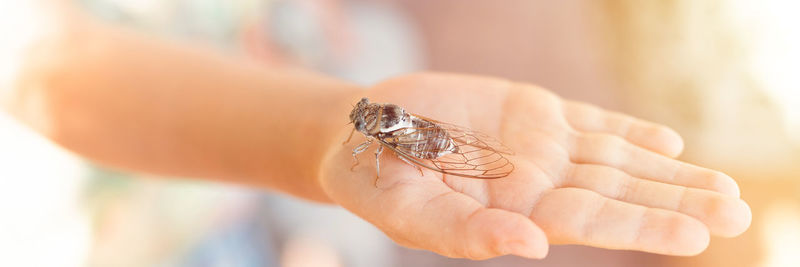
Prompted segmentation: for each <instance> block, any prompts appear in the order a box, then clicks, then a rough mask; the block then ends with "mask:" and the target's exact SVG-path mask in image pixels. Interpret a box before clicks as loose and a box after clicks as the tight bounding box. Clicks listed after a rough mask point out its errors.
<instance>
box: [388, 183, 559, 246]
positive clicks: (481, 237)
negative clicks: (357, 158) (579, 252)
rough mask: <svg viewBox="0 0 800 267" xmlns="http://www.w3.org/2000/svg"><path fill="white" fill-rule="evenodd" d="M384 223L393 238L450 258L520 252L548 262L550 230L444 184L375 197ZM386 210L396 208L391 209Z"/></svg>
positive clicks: (417, 186)
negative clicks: (546, 230)
mask: <svg viewBox="0 0 800 267" xmlns="http://www.w3.org/2000/svg"><path fill="white" fill-rule="evenodd" d="M375 203H380V205H376V206H375V208H379V209H381V210H382V211H379V210H374V211H375V212H379V213H381V214H380V216H379V217H378V218H377V219H378V221H379V223H377V224H378V225H383V226H385V227H382V228H384V230H388V231H387V233H390V234H389V235H390V236H392V237H400V238H402V239H404V240H406V241H408V242H410V243H411V244H414V245H415V246H417V247H422V248H425V249H429V250H432V251H434V252H437V253H439V254H442V255H445V256H448V257H460V258H469V259H487V258H491V257H496V256H501V255H506V254H514V255H518V256H522V257H528V258H543V257H544V256H545V255H546V254H547V250H548V244H547V237H546V236H545V234H544V232H543V231H542V230H541V229H539V228H538V227H537V226H536V225H535V224H534V223H533V222H532V221H531V220H530V219H528V218H526V217H525V216H523V215H521V214H519V213H514V212H510V211H506V210H501V209H491V208H485V207H483V206H482V205H481V204H480V203H478V202H477V201H476V200H474V199H472V198H470V197H469V196H467V195H464V194H461V193H458V192H455V191H452V190H451V189H450V188H447V187H446V186H445V185H444V184H440V185H438V186H434V185H431V184H427V185H425V184H421V183H420V184H403V185H400V186H397V187H393V188H392V189H390V190H388V191H386V192H385V193H384V194H381V195H380V196H379V197H377V198H376V199H375ZM386 207H395V208H393V209H386Z"/></svg>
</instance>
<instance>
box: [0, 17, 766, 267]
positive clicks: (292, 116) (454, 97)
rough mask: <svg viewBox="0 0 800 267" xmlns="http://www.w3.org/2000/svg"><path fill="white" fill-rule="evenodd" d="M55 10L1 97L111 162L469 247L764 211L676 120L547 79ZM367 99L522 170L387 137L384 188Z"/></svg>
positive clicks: (446, 245)
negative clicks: (463, 159) (366, 70)
mask: <svg viewBox="0 0 800 267" xmlns="http://www.w3.org/2000/svg"><path fill="white" fill-rule="evenodd" d="M45 14H47V15H49V16H52V17H54V18H55V19H54V21H57V22H58V23H56V24H55V25H57V26H55V27H57V30H54V31H47V32H45V33H41V34H36V35H30V37H29V38H31V39H30V40H29V42H25V45H24V46H23V48H22V49H19V48H17V49H16V50H13V51H12V50H8V49H7V50H5V51H1V52H0V53H14V54H18V55H23V56H22V57H20V58H21V59H20V60H19V62H18V63H17V64H15V65H14V66H15V68H14V69H12V73H13V75H5V76H3V77H10V78H5V79H4V80H0V86H1V87H0V97H1V98H0V100H2V103H3V107H4V109H5V110H7V111H8V112H9V113H10V114H12V115H14V116H15V117H17V118H18V119H19V120H20V121H22V122H23V123H26V124H28V125H30V126H31V127H32V128H33V129H35V130H37V131H39V132H40V133H41V134H43V135H44V136H46V137H48V138H50V139H52V140H53V141H54V142H56V143H58V144H59V145H61V146H63V147H65V148H67V149H70V150H72V151H74V152H76V153H78V154H80V155H82V156H84V157H86V158H88V159H91V160H93V161H96V162H99V163H102V164H106V165H109V166H114V167H117V168H121V169H127V170H132V171H138V172H148V173H157V174H163V175H176V176H191V177H200V178H204V179H209V180H217V181H226V182H235V183H242V184H247V185H252V186H255V187H261V188H268V189H271V190H275V191H279V192H284V193H287V194H291V195H294V196H296V197H299V198H303V199H308V200H314V201H319V202H325V203H331V204H336V205H341V206H342V207H344V208H346V209H348V210H349V211H351V212H353V213H355V214H356V215H358V216H360V217H362V218H363V219H365V220H367V221H369V222H370V223H372V224H374V225H375V226H376V227H378V228H379V229H381V230H382V231H383V232H385V233H386V234H387V235H388V236H389V237H391V238H392V239H393V240H395V241H396V242H397V243H399V244H401V245H404V246H407V247H411V248H418V249H426V250H431V251H434V252H436V253H439V254H442V255H445V256H450V257H463V258H470V259H486V258H491V257H495V256H500V255H506V254H514V255H519V256H524V257H530V258H542V257H544V256H545V255H546V254H547V250H548V244H582V245H589V246H595V247H602V248H611V249H628V250H640V251H648V252H654V253H660V254H668V255H694V254H697V253H700V252H702V251H703V250H704V249H705V247H706V246H707V245H708V243H709V237H710V236H724V237H733V236H736V235H738V234H740V233H742V232H743V231H744V230H746V229H747V227H748V226H749V224H750V218H751V215H750V210H749V208H748V206H747V204H746V203H744V202H743V201H742V200H741V199H739V188H738V187H737V185H736V183H735V182H734V180H733V179H732V178H730V177H728V176H727V175H725V174H723V173H721V172H718V171H714V170H710V169H705V168H702V167H698V166H694V165H691V164H688V163H684V162H681V161H679V160H676V159H675V157H676V156H677V155H678V154H679V153H680V152H681V150H682V148H683V142H682V140H681V138H680V136H679V135H678V134H677V133H675V132H674V131H672V130H670V129H668V128H667V127H664V126H661V125H658V124H654V123H650V122H645V121H642V120H638V119H635V118H632V117H630V116H627V115H623V114H620V113H615V112H609V111H606V110H602V109H599V108H596V107H593V106H591V105H589V104H585V103H578V102H572V101H567V100H564V99H561V98H559V97H558V96H556V95H554V94H553V93H550V92H549V91H547V90H545V89H542V88H539V87H536V86H533V85H528V84H520V83H514V82H511V81H506V80H501V79H495V78H486V77H477V76H469V75H455V74H442V73H418V74H410V75H404V76H400V77H397V78H392V79H389V80H387V81H385V82H382V83H379V84H376V85H373V86H370V87H367V88H364V87H360V86H357V85H353V84H350V83H348V82H344V81H340V80H337V79H334V78H330V77H325V76H322V75H318V74H313V73H311V72H307V71H303V70H297V69H289V68H286V67H282V66H265V65H262V64H254V63H253V62H249V61H247V60H242V59H239V58H234V57H229V56H222V55H219V54H217V53H216V52H214V51H212V50H208V49H203V48H194V47H192V46H190V45H187V44H182V43H175V42H169V41H163V40H158V39H154V38H153V37H150V36H147V37H146V36H143V35H140V34H137V33H134V32H130V31H126V30H124V29H121V28H117V27H112V26H107V25H101V24H99V23H97V22H94V21H92V20H88V19H85V18H83V17H77V18H76V17H75V16H77V15H75V14H72V13H71V12H64V11H63V10H59V11H58V12H56V14H53V13H47V12H45ZM65 14H67V15H65ZM64 18H69V19H64ZM51 26H52V25H51ZM361 97H369V98H370V99H371V100H372V101H373V102H378V103H394V104H398V105H400V106H402V107H405V108H406V110H407V111H409V112H413V113H417V114H421V115H424V116H427V117H431V118H434V119H437V120H441V121H446V122H450V123H453V124H459V125H462V126H466V127H470V128H472V129H474V130H477V131H481V132H484V133H487V134H489V135H492V136H495V137H497V138H498V139H500V140H501V141H502V142H504V143H505V144H506V145H508V146H509V147H510V148H511V149H513V150H514V151H515V152H516V153H515V155H513V156H511V159H512V161H513V163H514V164H515V166H516V170H515V171H514V172H512V173H511V174H510V175H509V176H508V177H505V178H501V179H495V180H480V179H469V178H462V177H454V176H446V177H445V178H444V179H443V178H442V175H441V174H439V173H436V172H433V171H431V170H424V171H423V175H420V173H419V171H418V170H417V169H415V168H414V167H412V166H409V165H408V164H406V163H404V162H402V161H400V160H399V159H398V158H397V157H396V156H395V155H393V154H392V153H391V152H390V150H384V153H383V155H382V156H381V173H380V179H379V180H378V181H377V183H376V184H374V182H375V175H376V173H375V162H374V154H373V152H374V149H375V148H377V147H376V146H377V145H378V144H377V143H375V144H373V145H372V147H371V148H370V149H368V150H367V152H365V153H362V154H360V155H359V160H360V165H358V166H357V167H356V168H354V169H353V170H351V169H350V167H351V166H352V164H353V158H352V156H351V154H352V150H353V148H354V147H355V146H357V145H358V144H360V143H362V142H363V141H364V140H365V139H364V137H363V135H360V134H359V133H356V135H355V136H354V137H353V139H352V140H350V142H348V143H347V144H345V145H342V141H344V140H345V139H347V136H348V135H349V134H350V132H351V130H352V126H351V125H347V122H348V114H349V112H350V109H351V108H352V106H351V105H352V104H355V103H356V102H357V101H358V100H359V99H360V98H361Z"/></svg>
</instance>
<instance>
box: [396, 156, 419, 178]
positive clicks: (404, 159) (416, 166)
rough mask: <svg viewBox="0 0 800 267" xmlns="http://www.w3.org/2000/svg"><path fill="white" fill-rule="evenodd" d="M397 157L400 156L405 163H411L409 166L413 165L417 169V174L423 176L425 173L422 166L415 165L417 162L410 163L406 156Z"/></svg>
mask: <svg viewBox="0 0 800 267" xmlns="http://www.w3.org/2000/svg"><path fill="white" fill-rule="evenodd" d="M398 158H400V159H402V160H403V161H405V162H406V163H408V165H411V166H414V168H417V170H418V171H419V176H425V174H424V173H423V172H422V168H421V167H419V165H417V164H414V163H411V161H408V160H407V159H406V158H404V157H398Z"/></svg>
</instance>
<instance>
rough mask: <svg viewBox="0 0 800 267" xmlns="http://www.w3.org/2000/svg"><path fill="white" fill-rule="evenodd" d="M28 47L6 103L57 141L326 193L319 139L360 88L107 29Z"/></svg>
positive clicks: (146, 165)
mask: <svg viewBox="0 0 800 267" xmlns="http://www.w3.org/2000/svg"><path fill="white" fill-rule="evenodd" d="M76 36H79V37H76ZM30 52H31V53H30V55H29V56H28V57H27V58H26V60H25V62H26V65H25V66H24V67H23V68H22V69H23V70H22V71H21V72H20V73H21V74H22V75H21V76H20V78H19V80H18V81H17V82H16V84H15V85H14V86H13V94H12V97H11V99H10V100H11V101H10V102H9V103H10V105H9V108H10V110H11V111H12V113H13V114H15V115H16V116H17V117H19V118H21V119H22V120H23V121H24V122H26V123H28V124H30V125H31V126H32V127H33V128H35V129H36V130H38V131H40V132H41V133H43V134H44V135H46V136H48V137H49V138H51V139H53V140H54V141H56V142H57V143H59V144H61V145H62V146H64V147H66V148H68V149H70V150H72V151H75V152H77V153H79V154H81V155H83V156H85V157H88V158H90V159H93V160H95V161H97V162H99V163H101V164H106V165H111V166H116V167H119V168H124V169H131V170H137V171H144V172H152V173H158V174H166V175H176V176H191V177H204V178H210V179H220V180H227V181H233V182H239V183H246V184H250V185H257V186H262V187H269V188H274V189H277V190H280V191H284V192H288V193H291V194H294V195H298V196H301V197H305V198H308V199H314V200H320V201H325V200H327V197H326V196H325V195H324V194H323V193H322V191H321V190H320V189H319V187H318V184H317V181H316V180H317V173H318V169H319V166H318V165H319V162H320V160H319V159H320V158H321V157H322V153H323V152H324V151H322V150H323V149H324V148H325V147H326V145H327V144H329V143H330V142H333V140H331V138H332V136H333V134H331V133H332V132H333V131H335V130H337V129H341V127H343V126H344V125H345V124H346V122H347V118H346V116H345V115H346V114H347V111H348V109H349V108H350V105H349V102H350V101H351V99H352V98H353V95H355V94H357V93H358V91H359V90H360V88H358V87H357V86H355V85H352V84H349V83H345V82H342V81H338V80H335V79H331V78H328V77H324V76H320V75H316V74H311V73H308V72H303V71H299V70H288V69H283V68H267V67H265V66H262V65H258V64H254V63H251V62H247V61H243V60H240V59H235V58H231V57H225V56H221V55H217V54H215V53H213V52H211V51H209V50H203V49H197V48H190V47H188V46H184V45H181V44H175V43H170V42H166V41H162V40H156V39H152V38H148V37H143V36H141V35H138V34H134V33H130V32H126V31H120V30H118V29H112V28H98V27H92V28H87V29H81V30H79V31H78V34H76V35H73V36H71V37H68V38H61V39H59V40H57V41H56V42H50V43H47V44H43V45H41V46H40V47H38V48H37V50H32V51H30ZM337 115H339V116H337Z"/></svg>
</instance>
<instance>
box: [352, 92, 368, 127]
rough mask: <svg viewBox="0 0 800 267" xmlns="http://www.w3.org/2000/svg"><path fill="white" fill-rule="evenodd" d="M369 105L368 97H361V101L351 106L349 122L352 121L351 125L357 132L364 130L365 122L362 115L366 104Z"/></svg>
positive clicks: (365, 111) (364, 112) (365, 110)
mask: <svg viewBox="0 0 800 267" xmlns="http://www.w3.org/2000/svg"><path fill="white" fill-rule="evenodd" d="M368 105H369V99H367V98H366V97H364V98H361V101H358V104H356V105H355V106H354V107H353V110H352V111H350V122H351V123H353V126H354V127H355V128H356V130H357V131H359V132H365V131H366V130H365V129H364V127H365V125H366V122H365V119H364V116H365V115H366V113H367V106H368Z"/></svg>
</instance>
